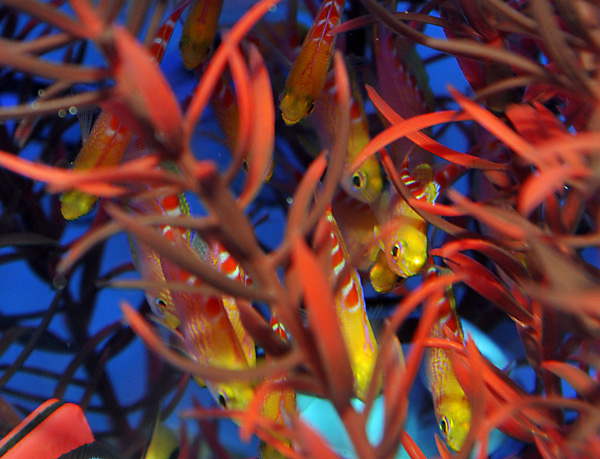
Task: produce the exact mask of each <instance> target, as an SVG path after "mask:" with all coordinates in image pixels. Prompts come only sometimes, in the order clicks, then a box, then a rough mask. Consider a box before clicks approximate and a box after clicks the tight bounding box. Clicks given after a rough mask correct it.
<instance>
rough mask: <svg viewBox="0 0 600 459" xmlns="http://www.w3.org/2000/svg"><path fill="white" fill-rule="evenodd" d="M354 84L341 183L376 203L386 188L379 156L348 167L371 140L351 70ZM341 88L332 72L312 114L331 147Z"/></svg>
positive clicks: (363, 199) (335, 131)
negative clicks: (357, 166) (351, 172)
mask: <svg viewBox="0 0 600 459" xmlns="http://www.w3.org/2000/svg"><path fill="white" fill-rule="evenodd" d="M348 75H349V77H350V83H351V87H352V97H351V99H350V132H349V136H348V152H347V154H346V164H345V172H344V177H343V181H342V187H343V188H344V190H345V191H346V192H347V193H348V194H349V195H351V196H352V197H353V198H355V199H358V200H360V201H363V202H367V203H373V202H375V201H377V199H379V195H380V194H381V190H382V189H383V177H382V174H381V166H380V165H379V161H378V160H377V157H375V156H371V157H370V158H369V159H368V160H367V161H366V162H365V163H364V164H363V165H362V166H361V167H360V169H358V170H357V171H356V172H355V173H353V174H350V172H349V167H350V164H352V162H353V161H354V159H355V158H356V157H357V156H358V154H359V153H360V152H361V151H362V149H363V148H364V147H365V146H366V145H367V144H368V143H369V140H370V136H369V123H368V121H367V115H366V113H365V108H364V104H363V100H362V97H361V95H360V91H359V90H358V85H357V83H356V78H355V75H354V72H351V71H350V72H348ZM338 92H339V89H338V87H337V86H336V84H335V74H334V73H333V72H329V73H328V75H327V80H326V81H325V87H324V88H323V92H322V93H321V95H320V96H319V98H318V103H317V104H316V106H315V110H314V112H313V115H312V117H311V119H312V121H313V123H312V124H313V126H314V127H315V130H316V131H317V133H318V134H319V137H320V138H321V143H322V144H323V145H324V146H325V147H327V148H329V147H330V146H331V145H333V143H334V139H335V137H336V134H337V130H338V125H339V117H340V110H339V107H338V105H337V103H336V100H337V96H338Z"/></svg>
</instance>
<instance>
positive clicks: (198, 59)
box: [179, 36, 212, 70]
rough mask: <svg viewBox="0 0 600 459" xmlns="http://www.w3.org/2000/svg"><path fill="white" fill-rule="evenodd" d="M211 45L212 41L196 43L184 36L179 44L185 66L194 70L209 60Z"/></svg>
mask: <svg viewBox="0 0 600 459" xmlns="http://www.w3.org/2000/svg"><path fill="white" fill-rule="evenodd" d="M211 44H212V41H210V42H209V41H208V40H200V41H195V40H190V39H189V38H187V37H185V36H182V37H181V40H180V42H179V50H180V52H181V58H182V59H183V65H184V66H185V68H186V69H188V70H193V69H195V68H196V67H198V66H199V65H200V64H202V63H203V62H205V61H206V59H208V54H209V51H210V46H211Z"/></svg>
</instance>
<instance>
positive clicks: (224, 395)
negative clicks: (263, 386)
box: [206, 381, 255, 411]
mask: <svg viewBox="0 0 600 459" xmlns="http://www.w3.org/2000/svg"><path fill="white" fill-rule="evenodd" d="M206 385H207V386H208V388H209V389H210V390H211V393H212V394H213V396H214V397H215V399H216V400H217V402H218V403H219V405H221V407H223V408H225V409H227V410H242V411H243V410H245V409H247V408H248V405H249V404H250V402H251V401H252V399H253V398H254V393H255V390H254V386H253V385H252V384H250V383H248V382H247V381H230V382H226V383H212V384H211V383H208V382H207V384H206Z"/></svg>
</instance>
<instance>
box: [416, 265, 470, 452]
mask: <svg viewBox="0 0 600 459" xmlns="http://www.w3.org/2000/svg"><path fill="white" fill-rule="evenodd" d="M431 276H437V270H436V268H433V267H431V268H429V269H428V270H427V273H426V276H425V277H426V278H429V277H431ZM438 301H439V304H440V309H439V316H438V319H437V320H436V321H435V323H434V325H433V327H432V330H431V336H432V337H433V338H441V339H446V333H445V332H444V329H445V328H446V329H449V330H450V331H451V332H452V333H454V334H455V335H456V337H457V338H458V339H459V340H460V342H461V343H464V336H463V330H462V326H461V323H460V319H459V317H458V314H457V313H456V301H455V299H454V293H453V292H452V287H448V288H447V289H446V291H445V293H444V295H442V296H441V297H440V298H439V300H438ZM427 376H428V379H429V387H430V390H431V395H432V397H433V405H434V410H435V416H436V419H437V421H438V426H439V428H440V431H441V433H442V435H443V436H444V439H445V440H446V443H447V444H448V446H449V447H450V448H452V449H453V450H454V451H458V450H459V449H460V448H461V447H462V445H463V443H464V441H465V438H466V436H467V434H468V433H469V428H470V425H471V404H470V402H469V400H468V398H467V396H466V394H465V392H464V390H463V388H462V387H461V385H460V383H459V382H458V379H457V377H456V373H455V372H454V367H453V365H452V360H451V351H450V350H448V349H441V348H436V347H432V348H429V349H428V351H427Z"/></svg>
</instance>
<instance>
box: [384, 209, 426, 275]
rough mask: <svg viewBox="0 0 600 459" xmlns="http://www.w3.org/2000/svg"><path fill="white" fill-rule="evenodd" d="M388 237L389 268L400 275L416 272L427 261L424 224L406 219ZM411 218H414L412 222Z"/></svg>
mask: <svg viewBox="0 0 600 459" xmlns="http://www.w3.org/2000/svg"><path fill="white" fill-rule="evenodd" d="M406 220H408V221H405V222H403V223H402V224H401V225H400V226H399V228H398V230H397V231H396V232H395V233H394V234H393V235H392V237H391V238H390V241H389V244H386V249H387V250H389V252H388V253H389V255H390V256H391V259H392V261H393V263H392V265H391V266H390V269H391V270H392V271H393V272H394V273H396V274H397V275H398V276H400V277H411V276H414V275H415V274H418V273H419V272H420V271H421V269H423V266H424V265H425V262H426V261H427V235H426V234H425V228H424V225H423V224H421V222H420V221H416V219H406ZM412 220H415V222H414V223H415V224H413V222H412Z"/></svg>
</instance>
